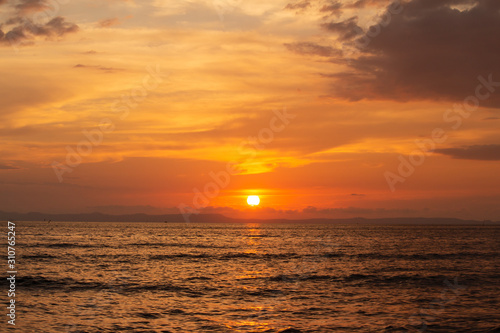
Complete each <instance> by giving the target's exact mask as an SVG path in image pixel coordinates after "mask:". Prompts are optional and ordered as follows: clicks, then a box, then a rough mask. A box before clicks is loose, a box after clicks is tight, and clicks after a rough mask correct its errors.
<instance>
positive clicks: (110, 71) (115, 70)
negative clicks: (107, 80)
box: [73, 64, 123, 73]
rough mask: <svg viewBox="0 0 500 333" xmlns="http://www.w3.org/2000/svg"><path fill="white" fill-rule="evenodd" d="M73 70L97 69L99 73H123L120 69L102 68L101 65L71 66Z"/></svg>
mask: <svg viewBox="0 0 500 333" xmlns="http://www.w3.org/2000/svg"><path fill="white" fill-rule="evenodd" d="M73 68H89V69H97V70H99V71H105V72H108V73H112V72H117V71H123V69H122V68H114V67H104V66H101V65H83V64H76V65H75V66H73Z"/></svg>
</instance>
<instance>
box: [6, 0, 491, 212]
mask: <svg viewBox="0 0 500 333" xmlns="http://www.w3.org/2000/svg"><path fill="white" fill-rule="evenodd" d="M0 8H1V12H0V57H1V67H0V71H1V75H0V96H1V97H0V98H1V102H2V107H1V109H0V120H1V122H0V124H1V125H0V126H1V127H2V128H1V131H0V140H1V155H0V182H1V188H2V189H1V191H0V210H3V211H12V212H14V211H17V212H30V211H39V212H52V213H81V212H94V211H100V212H104V213H113V214H122V213H135V212H143V213H150V214H160V213H178V212H179V207H192V208H195V209H196V210H197V211H200V212H206V213H222V214H225V215H228V216H235V217H248V216H251V217H262V218H271V217H285V218H292V219H293V218H304V217H307V218H310V217H332V218H345V217H358V216H363V217H367V218H370V217H398V216H424V217H459V218H474V219H480V220H483V219H492V220H500V204H499V203H500V176H499V166H500V131H499V125H500V60H499V59H500V43H499V42H498V33H499V31H500V1H498V0H442V1H437V0H408V1H403V2H400V3H394V4H392V5H391V2H390V1H383V0H353V1H351V0H345V1H344V0H342V1H331V0H330V1H323V0H317V1H316V0H299V1H296V2H290V1H281V0H276V1H267V0H266V1H264V0H252V1H242V0H205V1H203V0H186V1H182V0H179V1H173V0H143V1H139V0H86V1H83V0H71V1H68V0H20V1H19V0H10V1H6V0H0ZM89 149H90V150H89ZM228 169H229V171H228ZM229 172H231V175H230V174H229ZM226 176H227V177H226ZM214 178H216V179H217V180H214ZM198 191H199V192H198ZM248 195H259V196H260V199H261V202H260V206H259V207H249V206H248V205H247V203H246V198H247V196H248ZM205 199H206V200H205ZM202 206H207V207H206V208H203V207H202ZM185 209H188V208H185Z"/></svg>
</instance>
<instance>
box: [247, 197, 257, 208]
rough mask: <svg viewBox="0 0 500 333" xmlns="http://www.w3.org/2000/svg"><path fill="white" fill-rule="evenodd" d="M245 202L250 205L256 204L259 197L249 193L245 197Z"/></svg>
mask: <svg viewBox="0 0 500 333" xmlns="http://www.w3.org/2000/svg"><path fill="white" fill-rule="evenodd" d="M247 203H248V204H249V205H250V206H257V205H258V204H259V203H260V199H259V197H258V196H257V195H249V196H248V198H247Z"/></svg>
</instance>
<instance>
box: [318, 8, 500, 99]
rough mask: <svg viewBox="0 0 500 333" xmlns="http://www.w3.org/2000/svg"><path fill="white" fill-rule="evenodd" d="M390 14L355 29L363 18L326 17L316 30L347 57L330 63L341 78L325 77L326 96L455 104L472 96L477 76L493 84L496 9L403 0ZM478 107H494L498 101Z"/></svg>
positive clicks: (497, 50) (498, 27) (499, 18)
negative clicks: (337, 66)
mask: <svg viewBox="0 0 500 333" xmlns="http://www.w3.org/2000/svg"><path fill="white" fill-rule="evenodd" d="M357 3H358V4H359V5H358V6H361V5H364V6H368V5H374V4H376V3H377V4H379V3H383V2H374V1H362V2H359V1H358V2H357ZM344 8H345V7H344ZM396 8H398V7H394V6H391V5H390V6H388V7H386V8H385V10H384V12H383V13H382V15H380V14H381V13H380V12H378V13H377V14H375V15H374V16H373V17H372V20H371V21H370V20H368V21H369V22H371V24H368V25H367V26H363V24H361V23H360V22H366V21H367V20H366V18H364V19H363V20H361V19H360V18H358V17H357V16H351V17H348V18H346V17H343V18H342V19H338V18H337V15H330V17H328V18H327V20H326V21H325V20H324V19H323V20H322V22H320V23H319V24H320V26H321V27H322V28H323V29H324V30H325V31H327V32H329V33H331V34H332V35H333V37H335V38H336V40H335V42H332V47H336V48H338V50H339V51H343V52H344V56H345V57H346V58H339V57H334V56H332V58H331V61H332V62H334V63H339V62H340V63H342V64H344V65H345V66H346V68H347V69H346V70H344V71H337V72H335V73H333V74H332V73H331V72H330V73H328V70H327V69H325V73H324V74H326V75H330V76H331V79H332V88H331V95H332V96H335V97H342V98H345V99H348V100H362V99H378V100H396V101H409V100H448V101H457V100H463V99H464V98H466V97H467V96H469V95H471V94H472V95H473V94H474V89H475V88H476V86H477V85H478V80H477V78H478V76H480V75H481V76H483V77H488V75H489V74H493V80H495V81H500V62H498V55H499V54H500V44H499V43H498V41H497V39H496V34H495V33H494V32H495V31H500V2H499V1H492V0H443V1H429V0H409V1H407V2H405V3H404V5H402V6H401V7H399V9H402V11H401V12H400V10H399V9H398V10H396ZM377 22H378V23H377ZM348 51H355V54H354V55H352V54H349V52H348ZM332 67H333V66H332ZM332 70H333V69H332ZM482 105H483V106H500V94H492V96H491V97H490V98H489V99H488V100H487V101H485V102H482Z"/></svg>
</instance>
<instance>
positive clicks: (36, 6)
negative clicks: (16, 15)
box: [15, 0, 50, 14]
mask: <svg viewBox="0 0 500 333" xmlns="http://www.w3.org/2000/svg"><path fill="white" fill-rule="evenodd" d="M15 8H16V9H17V10H18V11H19V12H20V13H22V14H30V13H36V12H41V11H44V10H47V9H49V8H50V7H49V5H48V4H47V1H46V0H21V1H20V2H19V3H18V4H16V5H15Z"/></svg>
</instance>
